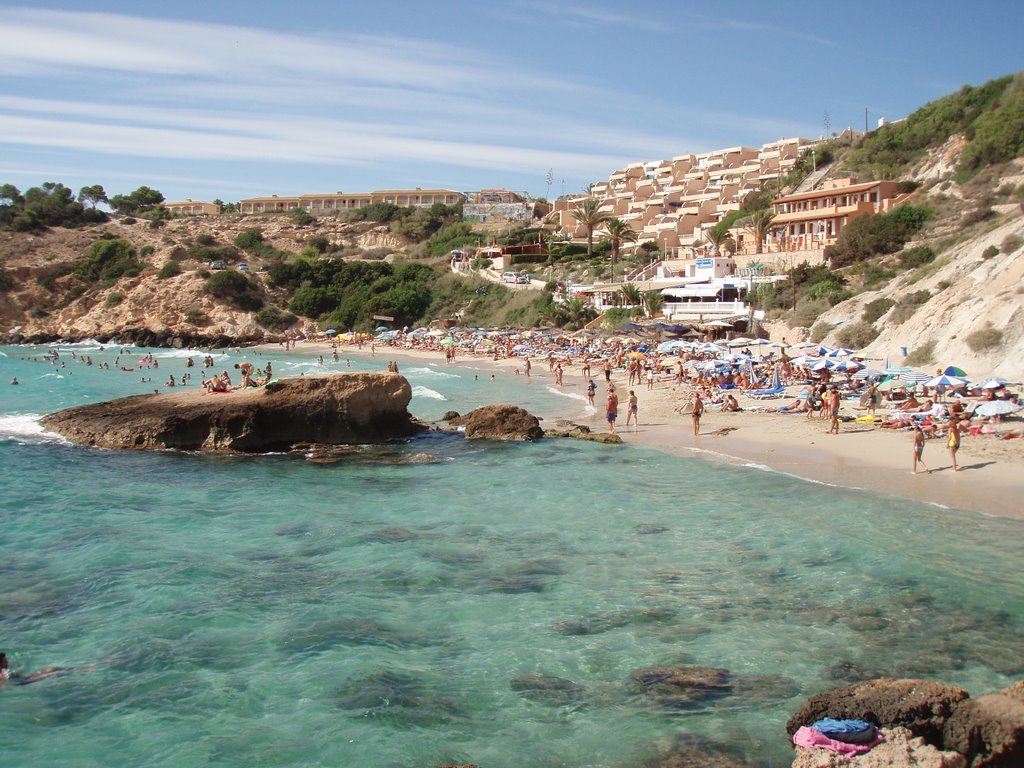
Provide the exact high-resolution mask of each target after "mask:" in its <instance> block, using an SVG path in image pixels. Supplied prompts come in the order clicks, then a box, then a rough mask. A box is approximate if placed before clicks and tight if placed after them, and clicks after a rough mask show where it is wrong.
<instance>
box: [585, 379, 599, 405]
mask: <svg viewBox="0 0 1024 768" xmlns="http://www.w3.org/2000/svg"><path fill="white" fill-rule="evenodd" d="M596 392H597V384H595V383H594V380H593V379H591V380H590V382H589V383H588V384H587V404H588V405H593V404H594V395H595V394H596Z"/></svg>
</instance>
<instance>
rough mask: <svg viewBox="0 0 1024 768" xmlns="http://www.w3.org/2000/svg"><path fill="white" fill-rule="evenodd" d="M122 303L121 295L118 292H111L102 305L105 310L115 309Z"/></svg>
mask: <svg viewBox="0 0 1024 768" xmlns="http://www.w3.org/2000/svg"><path fill="white" fill-rule="evenodd" d="M122 301H124V294H123V293H121V292H120V291H111V292H110V293H108V294H107V300H106V301H105V302H104V305H105V306H106V307H107V308H110V307H116V306H117V305H118V304H120V303H121V302H122Z"/></svg>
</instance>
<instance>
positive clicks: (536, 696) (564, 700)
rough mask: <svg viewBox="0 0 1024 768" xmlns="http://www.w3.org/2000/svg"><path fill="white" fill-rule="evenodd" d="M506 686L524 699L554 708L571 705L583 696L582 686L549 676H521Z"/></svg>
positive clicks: (514, 678)
mask: <svg viewBox="0 0 1024 768" xmlns="http://www.w3.org/2000/svg"><path fill="white" fill-rule="evenodd" d="M508 685H509V688H511V689H512V690H513V691H515V692H516V693H518V694H519V695H520V696H522V697H523V698H524V699H529V700H530V701H536V702H540V703H542V704H551V705H554V706H560V705H562V704H572V703H574V702H577V701H579V700H580V697H581V696H582V695H583V686H582V685H578V684H577V683H574V682H573V681H572V680H566V679H565V678H564V677H553V676H551V675H521V676H519V677H513V678H512V679H511V680H509V683H508Z"/></svg>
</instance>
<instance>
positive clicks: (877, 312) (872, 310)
mask: <svg viewBox="0 0 1024 768" xmlns="http://www.w3.org/2000/svg"><path fill="white" fill-rule="evenodd" d="M894 306H896V302H895V301H893V300H892V299H887V298H881V299H875V300H874V301H871V302H868V303H867V304H865V305H864V315H863V316H862V319H863V320H864V322H865V323H874V322H875V321H876V320H878V319H879V318H880V317H882V315H884V314H885V313H886V312H888V311H889V310H890V309H892V308H893V307H894Z"/></svg>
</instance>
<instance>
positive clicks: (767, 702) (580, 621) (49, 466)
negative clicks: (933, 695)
mask: <svg viewBox="0 0 1024 768" xmlns="http://www.w3.org/2000/svg"><path fill="white" fill-rule="evenodd" d="M58 349H62V350H64V351H63V352H62V360H64V361H65V368H59V367H56V366H53V365H51V364H49V363H47V362H44V361H41V360H40V359H37V360H35V361H33V360H25V359H23V358H25V357H32V356H33V353H32V351H31V350H29V349H27V348H14V347H7V348H3V349H2V350H0V353H2V354H3V355H4V356H3V357H0V466H2V468H3V483H2V486H0V487H2V490H0V494H2V495H0V500H2V504H0V520H2V534H0V650H6V651H7V652H8V654H9V656H10V657H11V660H12V666H13V667H14V668H15V669H20V670H22V671H31V670H34V669H38V668H40V667H44V666H48V665H51V664H60V665H73V664H95V668H94V669H93V670H92V671H89V672H86V671H81V672H78V673H74V674H70V675H67V676H62V677H56V678H51V679H48V680H44V681H42V682H39V683H36V684H34V685H28V686H10V685H8V686H6V687H4V688H2V689H0V721H2V722H3V724H4V725H3V727H2V728H0V756H2V763H3V765H5V766H39V765H62V766H112V765H125V766H128V765H131V766H137V765H160V766H198V765H218V766H297V765H303V766H357V765H358V766H410V767H411V766H432V765H437V764H441V763H446V762H474V763H477V764H479V765H481V766H484V767H485V768H512V767H513V766H516V767H517V768H519V767H521V766H541V767H545V766H567V767H573V768H575V767H579V766H631V765H636V764H637V763H638V762H639V761H640V760H641V759H642V758H644V757H647V756H650V755H653V754H656V753H657V752H658V750H659V749H662V748H664V746H665V745H666V744H668V743H669V742H670V741H672V740H673V739H677V738H679V737H680V736H682V737H693V738H700V739H705V740H708V741H709V742H712V743H721V744H729V745H731V746H732V747H733V748H735V749H738V750H739V752H740V753H741V754H743V755H744V756H745V757H746V759H747V760H748V761H749V762H750V763H751V765H755V766H783V765H786V766H788V765H789V763H790V762H791V760H792V752H791V749H790V748H789V746H788V744H787V741H786V736H785V732H784V724H785V721H786V719H787V718H788V717H789V716H790V715H791V714H792V713H793V712H795V711H796V710H797V709H798V708H799V707H800V706H801V704H802V703H803V701H804V700H805V698H806V697H807V696H809V695H811V694H814V693H817V692H819V691H822V690H826V689H828V688H830V687H832V686H834V685H836V684H838V683H839V682H843V681H845V680H847V679H852V678H853V677H855V676H857V675H858V674H887V675H898V676H912V677H927V678H932V679H937V680H941V681H944V682H947V683H953V684H957V685H962V686H964V687H966V688H967V689H968V690H969V691H971V692H972V693H975V694H977V693H981V692H984V691H988V690H993V689H997V688H1002V687H1005V686H1006V685H1008V684H1009V683H1010V682H1012V681H1014V680H1016V679H1020V678H1021V676H1022V674H1024V653H1022V650H1024V649H1022V645H1021V642H1020V638H1021V637H1022V629H1024V574H1022V570H1021V568H1020V562H1021V559H1022V555H1024V544H1022V533H1024V524H1022V523H1020V522H1018V521H1012V520H1004V519H998V518H989V517H984V516H980V515H976V514H973V513H969V512H963V511H958V510H947V509H942V508H939V507H935V506H929V505H921V504H916V503H912V502H908V501H902V500H898V499H893V498H890V497H886V496H882V495H876V494H872V493H867V492H863V491H850V490H845V489H840V488H832V487H827V486H823V485H819V484H814V483H809V482H804V481H800V480H797V479H794V478H791V477H787V476H783V475H780V474H775V473H771V472H765V471H762V470H759V469H756V468H750V467H744V466H733V465H728V464H721V463H713V462H709V461H706V460H704V459H701V458H679V457H673V456H669V455H666V454H663V453H660V452H656V451H652V450H646V449H638V448H634V447H626V448H613V447H606V446H598V445H592V444H589V443H579V442H570V441H559V442H554V441H548V442H541V443H537V444H522V445H520V444H499V445H481V444H478V443H466V442H465V441H463V440H462V439H461V438H460V437H458V436H456V435H438V434H432V435H426V436H423V437H420V438H416V439H414V440H412V441H410V442H408V443H403V444H399V445H393V446H385V447H376V448H368V449H366V450H365V451H363V452H361V453H360V454H358V455H356V456H354V457H353V458H351V459H349V460H345V461H342V462H338V463H335V464H313V463H310V462H308V461H306V460H305V459H304V458H303V457H302V456H280V455H278V456H261V457H215V456H198V455H183V454H176V453H153V454H134V453H117V452H112V451H102V450H96V449H87V448H81V447H74V446H69V445H65V444H63V443H61V442H60V441H58V440H54V439H52V438H48V437H47V436H45V435H41V434H39V431H40V430H39V427H38V415H39V414H42V413H46V412H49V411H53V410H57V409H59V408H63V407H67V406H70V405H74V404H78V403H83V402H91V401H96V400H101V399H106V398H109V397H112V396H120V395H126V394H132V393H137V392H144V391H151V390H152V389H153V388H154V386H157V387H158V388H161V389H162V387H159V384H160V383H162V381H164V380H165V379H166V378H167V375H168V374H170V373H174V374H175V376H176V377H177V376H178V375H180V373H181V372H183V371H184V370H185V368H184V357H185V356H186V353H185V352H180V351H170V350H162V351H161V350H154V353H155V354H156V356H157V359H158V360H159V361H160V368H159V369H157V370H149V371H140V370H136V371H133V372H132V373H123V372H120V371H115V370H110V371H107V370H100V369H99V368H98V367H97V365H96V364H97V363H99V362H100V361H101V360H108V361H110V362H113V359H114V354H115V353H116V351H117V350H116V349H113V350H107V351H104V352H100V351H98V349H97V348H96V347H95V346H92V347H89V346H87V345H81V346H76V347H72V346H64V347H58ZM72 349H74V350H76V352H77V353H78V354H82V353H85V354H90V355H92V358H93V362H94V365H93V367H91V368H87V367H86V366H84V365H82V364H81V363H78V362H74V361H72V360H71V359H70V351H71V350H72ZM42 351H44V348H40V350H39V351H38V352H36V353H35V357H36V358H39V355H40V354H41V352H42ZM142 354H143V352H142V351H140V350H133V351H132V353H131V354H130V355H126V356H123V357H122V362H124V361H125V360H126V359H131V360H133V361H134V360H137V359H139V358H141V356H142ZM264 354H265V355H266V357H264V358H263V359H262V360H261V359H260V358H254V357H253V353H251V352H250V353H249V354H248V355H245V356H240V355H239V353H234V354H230V355H223V356H222V353H221V355H218V361H217V370H220V369H222V368H229V367H230V364H231V363H233V362H234V361H237V360H239V359H242V357H245V359H254V360H255V361H256V362H258V363H262V362H263V360H265V359H273V360H274V368H275V371H276V373H278V374H279V375H287V374H293V373H297V372H299V371H301V370H314V369H317V368H318V366H316V364H315V362H314V359H313V357H312V356H311V355H310V354H309V353H308V352H301V353H287V354H286V353H284V352H279V353H273V352H266V353H264ZM200 359H201V355H198V354H197V355H196V360H197V363H198V362H199V360H200ZM386 360H387V355H386V353H382V354H380V355H378V356H377V358H376V359H373V360H370V359H361V360H356V359H354V358H353V360H352V370H367V369H373V370H381V369H383V367H384V365H385V362H386ZM401 365H402V372H403V373H404V374H405V375H406V376H407V377H408V378H409V379H410V381H411V383H412V384H413V386H414V393H415V395H414V398H413V402H412V406H411V410H412V411H413V413H414V414H415V415H417V416H420V417H422V418H426V419H433V418H438V417H439V416H440V415H441V414H442V413H444V412H445V411H447V410H449V409H454V410H458V411H462V412H466V411H468V410H469V409H471V408H472V407H475V406H476V405H479V404H482V403H487V402H502V401H513V402H520V403H522V404H524V405H525V406H526V407H527V408H529V409H530V410H532V411H534V412H538V413H542V414H549V415H552V414H555V413H561V414H565V415H568V416H573V417H581V416H584V415H585V413H584V404H583V400H582V397H581V393H577V391H576V390H573V391H572V392H571V393H570V396H568V397H567V396H566V395H564V394H562V395H560V394H556V393H554V392H552V391H551V389H550V388H549V386H548V384H549V381H548V380H541V379H533V380H530V381H529V382H527V381H525V380H524V379H522V378H516V377H513V376H511V375H509V374H499V378H498V380H496V381H494V382H492V381H490V380H489V377H490V370H489V369H488V370H487V371H486V372H484V371H474V370H473V369H472V368H471V367H469V366H468V365H465V366H464V365H461V364H460V365H458V366H455V367H447V366H444V365H426V364H410V363H408V362H404V361H403V362H402V363H401ZM326 367H327V368H328V369H333V370H344V369H345V364H344V360H343V361H342V362H341V364H340V365H331V364H329V365H328V366H326ZM191 370H192V371H193V373H194V375H195V379H196V380H197V381H198V379H199V372H200V370H201V369H199V368H193V369H191ZM12 376H17V378H18V379H19V381H20V382H21V383H20V385H19V386H17V387H13V386H9V385H8V384H7V382H8V381H9V380H10V379H11V377H12ZM143 376H145V377H152V378H153V380H154V382H156V384H155V385H154V384H143V383H140V382H139V378H141V377H143ZM423 454H426V455H429V456H430V457H431V459H430V460H427V461H425V460H424V457H423V456H422V455H423ZM413 457H417V459H416V460H415V461H407V460H408V459H411V458H413ZM396 461H397V463H396ZM659 665H699V666H710V667H720V668H724V669H728V670H729V672H730V673H731V682H732V685H733V688H732V692H731V695H725V696H719V697H715V698H714V699H708V700H704V701H691V702H688V703H684V704H680V703H679V702H665V701H663V700H658V699H656V698H654V697H651V696H649V695H647V694H645V693H644V692H643V691H642V690H638V689H637V688H635V687H634V686H633V685H631V683H630V673H631V672H632V671H634V670H637V669H640V668H644V667H652V666H659ZM531 675H543V676H547V677H550V678H561V679H562V680H565V681H572V683H573V684H574V685H573V686H569V685H568V684H567V683H560V684H559V685H560V686H561V688H558V689H554V690H552V689H543V688H542V689H540V690H537V689H535V690H521V689H522V688H523V685H522V679H523V678H527V676H531ZM517 689H518V690H517Z"/></svg>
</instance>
